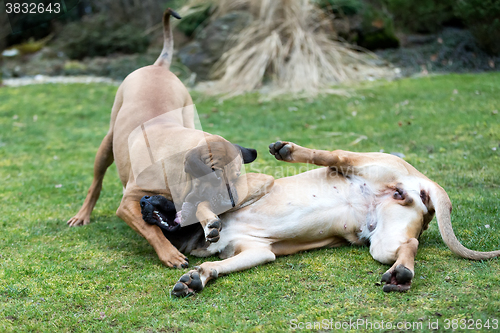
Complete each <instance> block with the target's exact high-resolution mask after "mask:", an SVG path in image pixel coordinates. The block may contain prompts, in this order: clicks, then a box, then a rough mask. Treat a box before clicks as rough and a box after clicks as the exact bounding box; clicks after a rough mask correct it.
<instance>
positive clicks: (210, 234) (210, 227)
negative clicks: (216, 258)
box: [205, 218, 222, 243]
mask: <svg viewBox="0 0 500 333" xmlns="http://www.w3.org/2000/svg"><path fill="white" fill-rule="evenodd" d="M221 230H222V222H221V220H220V219H219V218H217V219H215V220H212V221H210V222H208V224H207V226H206V227H205V237H206V239H207V241H208V242H210V243H216V242H218V241H219V239H220V231H221Z"/></svg>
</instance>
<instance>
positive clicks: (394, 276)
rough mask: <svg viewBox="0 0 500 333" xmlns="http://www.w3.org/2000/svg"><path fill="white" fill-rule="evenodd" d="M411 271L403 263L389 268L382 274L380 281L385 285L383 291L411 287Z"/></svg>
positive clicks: (406, 289) (408, 288) (404, 289)
mask: <svg viewBox="0 0 500 333" xmlns="http://www.w3.org/2000/svg"><path fill="white" fill-rule="evenodd" d="M412 278H413V273H412V272H411V271H410V270H409V269H408V268H406V267H405V266H403V265H398V266H396V268H395V269H394V270H392V271H391V270H389V271H387V272H385V273H384V275H382V279H381V280H382V282H385V285H384V286H383V287H382V290H383V291H385V292H391V291H399V292H403V291H408V290H410V288H411V280H412Z"/></svg>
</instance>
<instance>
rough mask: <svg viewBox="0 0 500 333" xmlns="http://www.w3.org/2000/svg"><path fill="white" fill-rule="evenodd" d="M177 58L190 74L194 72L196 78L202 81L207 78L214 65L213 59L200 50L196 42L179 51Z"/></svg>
mask: <svg viewBox="0 0 500 333" xmlns="http://www.w3.org/2000/svg"><path fill="white" fill-rule="evenodd" d="M177 57H179V60H180V62H182V63H183V64H184V65H185V66H186V67H188V68H189V69H190V70H191V71H192V72H195V73H196V76H197V77H199V78H203V79H206V78H208V76H209V73H210V68H211V67H212V65H213V63H214V58H213V57H211V56H210V55H209V53H208V52H207V51H206V50H204V49H203V48H202V46H201V43H200V42H199V41H197V40H195V41H194V42H191V43H189V44H188V45H186V46H185V47H183V48H182V49H181V50H179V52H178V53H177Z"/></svg>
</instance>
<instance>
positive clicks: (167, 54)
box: [154, 8, 181, 68]
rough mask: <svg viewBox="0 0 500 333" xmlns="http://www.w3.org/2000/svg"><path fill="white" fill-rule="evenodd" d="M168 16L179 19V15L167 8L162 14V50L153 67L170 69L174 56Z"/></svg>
mask: <svg viewBox="0 0 500 333" xmlns="http://www.w3.org/2000/svg"><path fill="white" fill-rule="evenodd" d="M170 16H173V17H175V18H176V19H181V17H180V15H179V14H177V12H176V11H175V10H173V9H170V8H167V9H166V10H165V12H164V13H163V50H162V51H161V54H160V56H159V57H158V59H156V61H155V63H154V64H155V65H157V66H164V67H166V68H170V64H171V63H172V55H173V54H174V38H173V36H172V27H171V26H170Z"/></svg>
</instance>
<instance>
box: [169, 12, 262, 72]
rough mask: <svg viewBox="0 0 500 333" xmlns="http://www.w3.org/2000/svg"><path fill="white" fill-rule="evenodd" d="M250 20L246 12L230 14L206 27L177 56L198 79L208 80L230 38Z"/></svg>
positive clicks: (250, 17)
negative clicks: (213, 66)
mask: <svg viewBox="0 0 500 333" xmlns="http://www.w3.org/2000/svg"><path fill="white" fill-rule="evenodd" d="M252 20H253V17H252V15H251V14H250V13H248V12H245V11H234V12H230V13H228V14H226V15H224V16H222V17H220V18H218V19H216V20H215V21H213V22H211V23H210V24H209V25H207V26H206V27H205V28H204V29H203V30H202V31H200V32H199V33H198V34H197V35H196V38H195V40H194V41H193V42H191V43H189V44H188V45H186V46H185V47H183V48H182V49H181V50H179V52H178V54H177V56H178V57H179V59H180V61H181V62H182V63H183V64H184V65H185V66H187V67H188V68H189V69H190V70H191V71H193V72H195V73H196V74H197V77H198V78H199V79H202V80H203V79H208V78H209V74H210V69H211V67H212V65H213V64H214V63H215V62H216V61H217V60H219V58H220V57H221V56H222V54H224V52H225V51H226V49H227V45H226V43H227V42H228V40H229V39H230V37H231V36H232V35H234V34H237V33H238V32H240V31H242V30H243V29H244V28H246V27H247V26H248V25H249V24H250V23H251V22H252Z"/></svg>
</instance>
